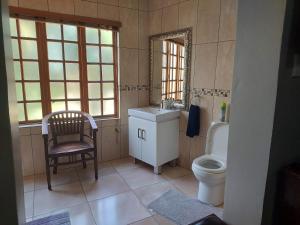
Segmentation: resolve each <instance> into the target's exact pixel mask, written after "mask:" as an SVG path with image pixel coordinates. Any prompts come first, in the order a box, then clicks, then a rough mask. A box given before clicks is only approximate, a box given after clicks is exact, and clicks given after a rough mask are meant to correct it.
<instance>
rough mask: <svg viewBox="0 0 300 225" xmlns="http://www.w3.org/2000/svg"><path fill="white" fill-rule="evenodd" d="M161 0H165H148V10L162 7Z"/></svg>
mask: <svg viewBox="0 0 300 225" xmlns="http://www.w3.org/2000/svg"><path fill="white" fill-rule="evenodd" d="M163 1H165V0H150V1H149V10H150V11H153V10H157V9H161V8H162V7H163Z"/></svg>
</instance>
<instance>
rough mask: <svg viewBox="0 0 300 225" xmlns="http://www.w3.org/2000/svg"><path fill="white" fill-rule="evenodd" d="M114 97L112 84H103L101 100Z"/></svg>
mask: <svg viewBox="0 0 300 225" xmlns="http://www.w3.org/2000/svg"><path fill="white" fill-rule="evenodd" d="M113 97H114V84H113V83H104V84H103V98H113Z"/></svg>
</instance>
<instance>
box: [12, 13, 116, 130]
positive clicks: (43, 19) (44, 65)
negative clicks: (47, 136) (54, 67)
mask: <svg viewBox="0 0 300 225" xmlns="http://www.w3.org/2000/svg"><path fill="white" fill-rule="evenodd" d="M10 17H11V18H15V19H16V23H17V30H18V36H17V37H13V38H14V39H17V41H18V48H19V59H18V60H15V59H14V61H19V62H20V70H21V81H18V82H19V83H22V92H23V101H24V100H25V101H24V103H23V104H24V117H25V120H24V121H19V123H20V124H33V123H38V122H40V121H41V120H28V115H27V113H28V112H27V110H26V103H27V102H26V93H25V89H24V86H25V82H24V75H23V74H24V72H23V66H22V65H21V64H23V63H21V61H22V60H23V59H22V55H21V50H20V49H21V45H20V42H21V39H31V38H23V37H21V36H20V25H19V21H20V20H19V19H26V20H32V21H34V22H35V26H36V38H35V39H36V44H37V54H38V59H37V60H36V61H37V62H38V65H39V75H40V77H39V81H36V80H35V82H39V83H40V89H41V90H40V93H41V100H38V101H39V102H41V105H42V106H41V107H42V116H43V117H44V116H45V115H47V114H49V113H51V102H52V101H53V100H52V99H51V95H50V82H51V80H50V74H49V62H52V61H56V60H50V59H48V47H47V43H48V40H49V39H47V34H46V23H47V22H54V23H59V24H61V26H60V27H61V32H63V31H62V30H63V26H62V25H75V26H76V27H77V41H76V43H77V44H78V61H76V63H78V65H79V80H76V82H79V85H80V98H79V101H80V105H81V111H84V112H89V110H88V109H89V98H88V77H87V64H88V62H87V59H86V46H87V45H88V44H87V43H86V42H85V30H86V28H96V29H98V35H99V33H100V29H106V30H111V31H112V44H111V45H109V46H110V47H112V54H113V62H112V63H110V65H112V66H113V78H114V80H113V81H110V82H109V83H112V84H113V87H114V92H113V93H114V97H113V98H110V99H111V100H114V114H109V115H103V100H105V99H104V98H102V97H103V94H102V95H101V99H98V100H99V101H100V104H101V115H99V116H98V115H97V116H94V117H95V118H117V117H118V116H119V93H118V82H119V80H118V64H119V62H118V28H119V27H120V26H121V23H119V22H116V21H109V20H102V19H95V18H89V17H80V16H72V15H65V14H58V13H49V12H43V11H37V10H28V9H23V8H18V7H10ZM78 21H80V22H78ZM11 37H12V36H11ZM51 41H52V40H51ZM56 41H58V40H56ZM58 42H60V43H62V54H63V55H64V46H63V43H64V42H68V43H69V41H66V40H63V38H62V39H61V40H59V41H58ZM71 42H72V41H70V43H71ZM72 43H73V42H72ZM74 43H75V42H74ZM98 46H99V49H100V59H99V60H100V62H99V67H100V74H99V76H100V81H99V84H100V85H101V87H102V86H103V79H102V77H103V76H102V63H101V46H102V43H101V40H99V43H98ZM30 61H34V60H30ZM61 61H62V63H63V68H64V79H63V80H60V81H61V82H64V86H65V87H66V83H67V82H68V81H72V80H67V79H65V78H66V70H65V63H66V62H68V60H65V58H64V57H63V59H62V60H61ZM70 62H71V61H70ZM27 81H28V80H26V82H27ZM30 82H31V81H30ZM101 93H103V89H102V88H101ZM63 100H64V102H65V106H66V109H67V104H68V102H69V101H75V100H76V101H78V99H68V98H67V89H66V88H65V99H63ZM23 101H22V102H23ZM54 101H57V100H56V99H55V100H54ZM18 102H19V101H18ZM30 102H31V101H30Z"/></svg>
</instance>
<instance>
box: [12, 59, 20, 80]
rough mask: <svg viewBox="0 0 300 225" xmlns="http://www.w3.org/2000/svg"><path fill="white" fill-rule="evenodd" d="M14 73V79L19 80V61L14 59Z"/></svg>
mask: <svg viewBox="0 0 300 225" xmlns="http://www.w3.org/2000/svg"><path fill="white" fill-rule="evenodd" d="M14 73H15V79H16V80H21V67H20V62H18V61H14Z"/></svg>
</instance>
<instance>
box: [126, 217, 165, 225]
mask: <svg viewBox="0 0 300 225" xmlns="http://www.w3.org/2000/svg"><path fill="white" fill-rule="evenodd" d="M131 225H159V224H158V223H157V222H156V221H155V220H154V219H153V217H148V218H146V219H143V220H140V221H137V222H135V223H132V224H131Z"/></svg>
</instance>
